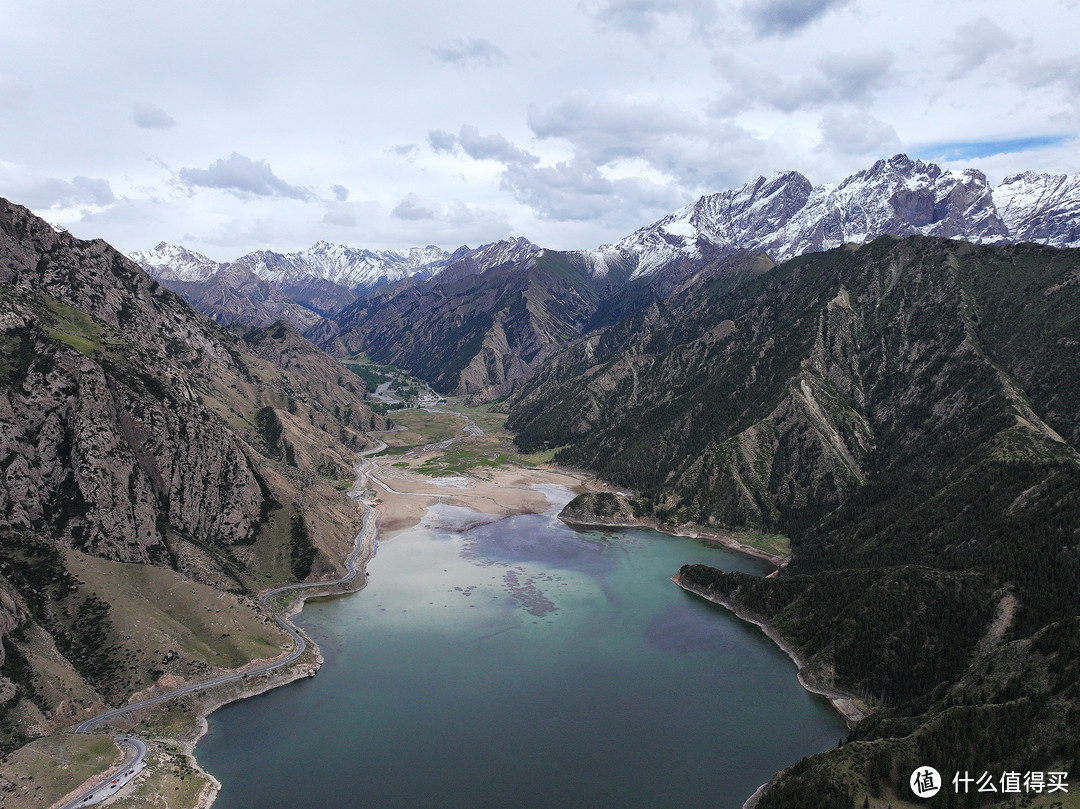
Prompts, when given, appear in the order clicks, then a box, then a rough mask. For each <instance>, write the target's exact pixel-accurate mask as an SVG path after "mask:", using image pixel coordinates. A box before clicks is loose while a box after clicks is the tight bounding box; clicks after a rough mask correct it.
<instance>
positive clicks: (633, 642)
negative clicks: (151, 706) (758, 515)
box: [196, 497, 846, 809]
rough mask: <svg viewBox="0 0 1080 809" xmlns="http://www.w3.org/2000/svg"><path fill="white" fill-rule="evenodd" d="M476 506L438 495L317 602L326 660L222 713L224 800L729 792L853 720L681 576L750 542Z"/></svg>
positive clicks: (511, 802)
mask: <svg viewBox="0 0 1080 809" xmlns="http://www.w3.org/2000/svg"><path fill="white" fill-rule="evenodd" d="M562 499H564V500H565V499H568V497H564V498H562ZM475 517H476V515H475V514H473V512H466V511H464V510H460V509H450V508H447V507H439V508H436V509H434V510H432V511H431V512H429V515H428V518H427V520H426V521H425V526H426V527H424V528H418V529H415V530H413V531H409V532H406V533H402V534H399V535H398V536H396V537H394V538H393V539H391V540H389V541H384V542H381V543H380V545H379V550H378V554H377V556H376V558H375V559H374V561H373V562H372V564H371V565H370V566H369V570H370V571H371V578H370V580H369V581H370V583H369V584H368V587H367V588H366V589H365V590H364V591H362V592H361V593H359V594H356V595H352V596H348V597H345V598H340V599H336V600H333V601H326V602H321V603H311V604H308V606H307V607H306V608H305V609H304V612H303V614H302V618H301V621H300V623H302V625H303V626H304V627H305V629H306V630H307V631H308V633H309V634H310V635H311V636H312V637H313V638H314V639H315V640H316V641H317V642H318V643H319V645H320V646H321V647H322V649H323V652H324V654H325V656H326V664H325V665H324V667H323V669H322V671H321V672H320V673H319V675H318V676H317V677H315V678H313V679H311V680H305V681H303V682H300V683H295V684H292V685H289V686H286V687H284V688H280V689H277V690H275V691H272V692H270V693H268V694H264V695H262V696H259V697H255V698H252V699H248V700H243V701H241V702H238V703H234V704H232V705H229V706H226V707H225V708H223V709H221V710H219V711H217V712H216V713H214V714H213V715H212V716H211V717H210V732H209V734H208V735H207V736H206V737H205V739H204V740H203V741H202V742H201V743H200V744H199V747H198V749H197V751H196V754H197V756H198V759H199V761H200V763H201V764H202V765H203V766H204V767H205V768H206V769H207V770H209V771H210V772H212V773H213V774H214V775H215V776H217V777H218V779H220V780H221V781H222V783H223V788H222V791H221V794H220V797H219V798H218V802H217V803H216V804H215V809H249V808H250V807H281V808H282V809H285V808H286V807H287V808H288V809H315V807H329V806H332V807H380V809H389V808H390V807H409V808H410V809H414V808H417V807H440V809H459V808H460V809H465V808H466V807H468V808H469V809H486V808H488V807H490V809H508V808H510V807H530V808H531V807H538V808H539V807H544V808H548V807H550V809H571V808H573V807H582V809H584V808H585V807H588V808H589V809H597V808H598V807H620V808H621V807H642V808H643V809H644V808H645V807H648V808H649V809H661V808H662V807H680V809H686V808H687V807H691V806H704V805H707V806H710V807H718V808H719V809H723V808H724V807H733V808H734V807H739V806H741V804H742V802H743V801H744V800H745V799H746V797H747V796H748V795H749V794H750V793H752V792H753V791H754V790H755V789H756V788H757V787H758V786H759V785H760V784H761V783H763V782H764V781H766V780H768V778H769V777H770V776H771V775H772V774H773V772H775V771H776V770H777V769H779V768H781V767H783V766H786V765H788V764H791V763H792V762H794V761H796V760H797V759H799V758H801V757H802V756H805V755H808V754H810V753H813V752H816V751H819V750H823V749H825V748H828V747H831V746H832V745H834V744H836V742H837V740H838V739H839V738H841V737H842V736H844V735H845V733H846V730H845V728H844V725H843V722H842V721H841V720H840V718H839V717H838V716H837V715H836V714H835V713H834V712H833V711H832V709H831V708H829V706H828V704H827V703H826V702H825V701H824V700H822V699H821V698H819V697H815V696H812V695H810V694H807V693H806V692H805V691H804V690H803V689H802V688H801V687H800V686H799V684H798V682H797V681H796V679H795V667H794V665H793V664H792V663H791V661H790V660H788V658H787V657H786V656H785V655H784V654H783V653H782V652H781V651H780V650H779V649H777V648H776V647H775V646H774V645H773V644H772V643H770V642H769V641H768V640H767V639H766V638H765V637H764V636H763V635H762V634H761V633H760V632H759V631H758V629H757V628H756V627H753V626H750V625H748V624H745V623H743V622H741V621H739V620H738V619H736V618H734V617H733V616H731V615H730V614H728V613H727V612H726V611H725V610H723V609H721V608H719V607H715V606H714V605H712V604H709V603H707V602H704V601H702V600H700V599H698V598H696V597H694V596H691V595H689V594H687V593H685V592H684V591H682V590H681V589H679V588H678V587H676V586H675V585H674V584H672V583H671V582H670V581H669V578H670V576H671V575H672V574H673V573H675V572H676V571H677V570H678V568H679V566H680V565H681V564H684V563H687V562H704V563H707V564H711V565H714V566H716V567H721V568H724V569H727V570H746V571H751V572H762V567H761V566H760V565H759V564H758V563H757V562H756V561H755V560H751V559H747V558H744V557H741V556H737V555H734V554H730V553H728V552H726V551H723V550H721V549H717V548H712V547H707V546H706V545H705V544H703V543H701V542H698V541H696V540H691V539H681V538H674V537H668V536H664V535H661V534H657V533H654V532H651V531H639V530H630V531H623V532H616V533H607V534H605V533H599V532H584V531H575V530H572V529H570V528H568V527H566V526H565V525H563V524H562V523H560V522H559V521H558V520H556V519H554V518H553V517H552V516H551V515H529V516H518V517H511V518H508V519H505V520H501V521H498V522H494V523H490V524H486V525H482V526H479V527H473V528H472V529H470V530H466V531H464V532H462V531H460V527H461V526H462V524H463V522H467V521H468V520H469V519H470V518H475Z"/></svg>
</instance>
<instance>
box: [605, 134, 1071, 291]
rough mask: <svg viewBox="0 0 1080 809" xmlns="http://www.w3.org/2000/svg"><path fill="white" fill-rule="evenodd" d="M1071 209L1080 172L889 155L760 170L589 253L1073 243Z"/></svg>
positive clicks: (631, 255)
mask: <svg viewBox="0 0 1080 809" xmlns="http://www.w3.org/2000/svg"><path fill="white" fill-rule="evenodd" d="M1077 212H1080V177H1067V176H1063V175H1062V176H1053V175H1047V174H1035V173H1032V172H1028V173H1025V174H1019V175H1014V176H1012V177H1009V178H1007V179H1006V180H1005V181H1004V182H1002V183H1001V184H1000V185H998V186H997V187H996V188H992V187H991V186H990V184H989V182H988V181H987V178H986V176H985V175H984V174H983V173H982V172H979V171H976V170H974V169H964V170H960V171H957V170H943V169H941V168H940V167H938V166H937V165H935V164H933V163H924V162H922V161H920V160H911V159H909V158H908V157H907V156H906V155H896V156H895V157H893V158H891V159H889V160H879V161H878V162H877V163H875V164H874V165H873V166H872V167H870V168H869V169H867V170H865V171H860V172H858V173H856V174H854V175H852V176H851V177H848V178H847V179H845V180H844V181H843V182H841V183H839V184H838V185H835V186H832V185H822V186H814V185H812V184H811V182H810V181H809V180H808V179H807V178H806V177H804V176H803V175H802V174H800V173H798V172H795V171H789V172H784V173H780V174H776V175H773V176H772V177H770V178H765V177H759V178H757V179H756V180H754V181H752V182H749V183H747V184H746V185H743V186H742V187H740V188H737V189H734V190H730V191H723V192H721V193H718V194H712V195H709V196H704V197H701V198H700V199H698V200H697V201H696V202H694V203H691V204H690V205H687V206H686V207H684V208H682V209H681V210H679V211H676V212H674V213H672V214H670V215H668V216H666V217H663V218H662V219H659V220H658V221H656V222H654V223H652V224H651V225H647V226H646V227H644V228H641V229H640V230H638V231H636V232H635V233H633V234H631V235H630V236H627V237H626V238H625V239H623V240H621V241H619V242H617V243H615V244H613V245H607V246H604V247H601V248H598V249H597V250H595V251H592V256H593V261H594V262H595V263H596V265H597V267H598V268H599V269H600V271H602V270H603V267H605V266H606V265H607V264H608V263H609V262H621V263H625V262H626V261H628V260H630V261H636V268H635V270H634V272H633V276H635V277H636V276H641V275H648V274H651V273H655V272H659V271H662V270H663V268H664V267H666V266H668V265H669V264H671V263H673V262H675V261H679V260H685V258H686V257H688V256H689V257H697V258H702V257H707V256H709V255H715V254H716V253H718V252H719V253H724V252H731V251H734V250H737V249H742V250H758V251H761V252H764V253H766V254H768V255H769V257H770V258H772V259H773V260H775V261H786V260H787V259H789V258H793V257H794V256H797V255H802V254H804V253H809V252H817V251H821V250H828V249H831V248H833V247H839V246H840V245H841V244H845V243H856V244H861V243H864V242H867V241H870V240H872V239H874V238H876V237H877V236H881V235H883V234H892V235H895V236H911V235H922V236H941V237H945V238H950V239H961V240H963V241H969V242H973V243H976V244H996V243H1001V242H1024V241H1032V242H1038V243H1041V244H1048V245H1051V246H1053V247H1076V246H1080V228H1078V226H1077V224H1076V221H1077V220H1076V214H1077Z"/></svg>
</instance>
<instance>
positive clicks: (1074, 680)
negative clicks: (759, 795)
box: [507, 237, 1080, 807]
mask: <svg viewBox="0 0 1080 809" xmlns="http://www.w3.org/2000/svg"><path fill="white" fill-rule="evenodd" d="M1078 311H1080V251H1075V250H1055V249H1052V248H1047V247H1040V246H1035V245H1030V244H1024V245H1003V246H982V247H979V246H974V245H971V244H965V243H960V242H955V241H946V240H942V239H934V238H927V237H910V238H906V239H896V238H893V237H882V238H879V239H877V240H875V241H874V242H872V243H870V244H868V245H865V246H861V247H858V246H849V247H845V248H839V249H836V250H832V251H829V252H825V253H817V254H811V255H805V256H802V257H800V258H797V259H793V260H791V261H788V262H786V263H784V264H781V265H780V266H778V267H775V268H773V269H771V270H768V271H766V272H764V273H760V274H757V275H755V276H753V277H749V278H747V279H746V280H744V282H743V283H741V284H739V285H737V286H732V285H731V284H727V285H724V284H721V283H718V281H717V280H716V279H712V278H708V277H703V278H701V279H698V280H692V281H691V282H690V283H689V285H688V286H686V287H685V288H683V289H682V290H679V291H677V292H675V293H674V294H673V295H671V296H669V297H668V298H666V299H665V300H662V301H658V302H655V303H653V304H651V305H650V306H648V307H646V308H644V309H642V310H640V311H638V312H637V313H635V314H633V315H631V316H630V317H629V318H627V319H625V320H624V321H621V322H619V323H616V324H613V325H610V326H608V327H605V328H603V329H601V330H599V331H597V332H596V333H595V334H592V335H588V336H586V337H583V338H580V339H579V340H578V341H576V342H575V343H574V344H572V345H571V346H569V347H568V348H567V349H565V350H564V351H563V352H561V353H559V354H558V355H556V356H554V357H553V358H552V359H551V360H549V361H548V362H547V363H546V364H545V366H544V367H543V368H542V369H540V370H539V371H538V372H537V373H536V374H535V375H534V376H533V378H532V379H530V380H529V381H527V382H525V383H524V384H523V386H522V387H521V389H520V390H519V392H518V393H516V394H514V396H512V397H511V399H510V400H509V401H508V402H507V406H509V408H510V412H511V418H510V420H509V421H508V426H509V427H510V428H511V429H515V430H518V431H520V432H519V435H518V438H517V441H518V443H519V445H520V446H521V447H522V449H524V450H525V451H535V450H538V449H543V448H545V447H562V449H561V450H560V451H559V452H558V454H556V456H555V458H556V461H560V462H564V463H568V464H573V465H579V466H585V467H588V468H590V469H594V470H596V471H597V472H598V474H599V475H600V476H601V477H603V478H605V479H607V480H610V481H612V482H615V483H618V484H620V485H624V486H628V487H633V488H635V489H637V490H638V491H639V492H640V493H641V496H640V497H639V498H638V499H637V500H636V501H635V502H636V508H637V510H638V512H639V513H640V514H642V515H649V516H655V517H658V518H659V519H661V520H666V521H667V522H670V523H674V524H679V523H684V522H694V523H698V524H702V525H706V526H707V525H717V526H729V527H737V526H750V527H754V528H760V529H765V530H768V531H782V532H785V533H787V534H789V535H790V537H791V540H792V545H793V549H794V557H793V559H792V561H791V562H790V564H789V565H788V566H787V567H786V568H784V569H783V570H782V571H781V573H780V575H779V576H777V577H775V578H770V579H756V578H753V577H749V576H744V575H741V574H723V573H719V572H717V571H713V570H710V569H708V568H692V569H685V570H684V571H683V572H682V573H681V579H682V581H683V583H684V585H686V586H688V587H690V588H691V589H695V590H696V591H698V592H702V593H704V594H706V595H709V596H710V597H714V598H716V599H718V600H721V601H724V602H725V603H730V604H733V605H735V606H737V607H739V608H740V609H743V610H744V611H745V612H747V613H749V614H751V615H755V616H757V617H759V618H762V619H765V620H769V621H770V622H771V623H772V624H773V626H774V627H775V628H776V629H778V630H779V631H780V632H781V634H782V635H783V636H784V637H785V638H786V639H787V640H788V641H789V642H790V643H791V644H792V645H793V646H794V647H795V648H797V649H798V650H799V651H800V653H801V654H802V655H803V656H804V657H805V658H806V659H808V660H809V661H810V663H809V667H808V669H807V671H805V672H804V673H805V675H806V676H807V677H808V678H810V679H816V680H819V681H821V682H824V683H825V684H827V685H829V686H832V687H840V688H842V689H846V690H847V691H849V692H851V693H854V694H856V695H858V696H859V697H860V698H862V699H863V700H865V701H866V702H867V703H869V704H870V705H872V706H874V707H875V708H876V709H877V711H876V713H875V716H874V717H872V718H871V719H870V720H866V721H865V722H864V723H862V724H860V725H858V726H857V727H856V728H855V730H854V731H853V734H852V740H851V742H850V743H849V744H847V745H845V746H843V747H842V748H840V749H839V750H838V751H835V752H832V753H828V754H823V756H821V757H818V758H817V759H811V760H810V762H808V763H804V764H802V765H800V767H799V768H796V769H795V770H793V771H792V772H790V773H787V774H786V775H785V776H783V777H782V778H781V779H780V780H779V781H778V783H777V784H776V785H775V787H774V789H772V790H770V791H769V792H767V793H766V796H765V798H763V799H762V802H761V804H759V805H760V806H762V807H766V806H773V807H780V806H833V805H835V806H841V805H843V806H851V805H852V802H853V801H855V800H860V801H861V800H862V797H863V792H862V791H860V790H863V791H865V792H867V793H869V794H873V795H874V796H882V795H884V796H885V797H890V798H900V797H902V796H903V795H905V794H906V793H905V792H904V791H903V790H904V789H905V788H906V779H907V777H908V776H909V775H910V771H911V768H912V767H913V766H914V762H916V761H919V762H921V761H924V760H926V759H927V755H928V751H929V750H933V755H932V760H933V761H935V762H941V763H942V764H943V768H941V769H942V771H944V768H950V767H952V766H953V765H954V764H955V765H956V767H955V768H956V769H960V770H962V769H964V767H965V764H964V762H966V761H969V757H970V756H969V754H970V753H971V751H978V753H979V754H980V755H982V756H983V757H984V759H985V760H986V762H987V763H986V764H985V765H980V766H983V767H986V768H989V769H991V770H993V769H995V768H996V769H998V770H1001V771H1005V770H1010V769H1015V768H1018V767H1021V766H1023V765H1022V762H1025V761H1027V762H1030V761H1033V760H1038V761H1040V762H1047V764H1046V766H1050V764H1054V765H1055V769H1056V768H1060V769H1062V770H1068V769H1070V767H1073V768H1074V769H1075V762H1076V759H1077V758H1078V757H1080V747H1078V746H1077V743H1076V739H1075V734H1073V733H1072V732H1071V731H1070V730H1069V729H1068V727H1069V722H1068V721H1065V720H1063V719H1061V717H1062V716H1065V715H1068V716H1076V715H1077V712H1078V711H1080V670H1078V663H1077V661H1078V660H1080V658H1078V657H1077V655H1076V650H1077V645H1076V626H1077V624H1078V620H1077V616H1080V596H1078V595H1077V591H1076V588H1075V582H1076V581H1080V556H1078V555H1077V553H1076V549H1077V547H1080V533H1078V528H1077V526H1080V453H1078V449H1080V432H1078V430H1077V425H1076V422H1075V418H1074V417H1073V415H1072V414H1075V413H1076V412H1077V408H1080V385H1078V384H1077V379H1076V374H1075V368H1076V364H1075V357H1076V347H1077V346H1078V345H1080V330H1078V328H1080V327H1078V325H1077V324H1078V322H1080V321H1078V319H1077V316H1076V313H1077V312H1078ZM1034 649H1038V650H1039V651H1038V653H1037V654H1035V653H1034V652H1033V653H1032V654H1031V656H1027V654H1028V651H1029V650H1034ZM958 712H959V713H958ZM965 712H966V713H965ZM960 713H963V714H964V716H965V717H967V718H966V719H965V720H963V721H955V719H954V718H953V717H957V716H959V715H960ZM982 760H983V759H980V761H982ZM905 762H907V763H911V766H908V767H907V769H905V766H906V764H905ZM1026 766H1027V767H1028V769H1030V768H1031V766H1033V765H1030V764H1028V765H1026ZM1040 766H1042V765H1040ZM949 771H950V772H951V771H952V770H951V769H950V770H949ZM811 796H812V797H811ZM825 796H834V797H835V798H836V800H835V801H833V800H832V799H831V798H827V797H825Z"/></svg>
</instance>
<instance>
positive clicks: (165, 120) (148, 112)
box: [131, 102, 176, 129]
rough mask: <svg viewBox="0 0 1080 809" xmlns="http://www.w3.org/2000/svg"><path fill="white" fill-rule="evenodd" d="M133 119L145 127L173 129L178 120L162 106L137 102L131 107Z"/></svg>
mask: <svg viewBox="0 0 1080 809" xmlns="http://www.w3.org/2000/svg"><path fill="white" fill-rule="evenodd" d="M131 121H132V123H134V124H135V126H138V127H141V128H143V129H171V128H172V127H174V126H176V121H175V120H174V119H173V117H172V116H171V115H169V114H168V113H167V112H165V110H163V109H162V108H161V107H155V106H154V105H153V104H143V103H141V102H136V103H135V104H133V105H132V107H131Z"/></svg>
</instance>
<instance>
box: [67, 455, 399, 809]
mask: <svg viewBox="0 0 1080 809" xmlns="http://www.w3.org/2000/svg"><path fill="white" fill-rule="evenodd" d="M378 443H379V446H376V447H374V448H373V449H369V450H365V451H364V452H362V453H360V454H361V456H365V455H371V454H374V453H377V452H381V451H382V450H384V449H385V448H386V444H385V443H383V442H382V441H379V442H378ZM369 464H371V462H370V461H368V460H367V459H366V458H365V459H364V460H361V462H360V463H359V464H357V466H356V470H355V471H356V482H355V483H354V484H353V487H352V489H350V490H349V497H350V498H352V499H353V500H354V501H355V502H356V503H357V504H359V505H360V507H361V508H362V509H363V510H364V516H363V522H362V523H361V528H360V532H359V533H358V534H357V535H356V539H355V540H354V541H353V550H352V553H350V554H349V557H348V558H347V559H346V560H345V569H346V574H345V575H344V576H342V577H340V578H337V579H333V580H330V581H318V582H302V583H299V584H286V585H283V586H281V587H275V588H274V589H272V590H267V591H266V592H264V593H263V594H262V595H260V596H259V601H261V602H262V603H263V604H268V602H269V600H270V599H271V598H273V597H274V596H276V595H278V594H280V593H284V592H288V591H290V590H303V589H310V588H318V589H324V588H327V587H334V586H336V585H339V584H347V583H348V582H350V581H352V580H353V579H354V578H356V576H357V574H358V573H359V569H358V568H357V560H359V559H360V558H361V557H362V556H363V557H364V558H365V559H370V558H371V556H372V554H373V552H374V549H375V536H376V534H377V533H378V520H377V515H376V513H375V509H373V508H372V507H371V506H370V505H368V504H367V503H366V502H364V500H363V494H364V490H365V488H366V483H365V480H366V479H368V478H369V471H370V469H369ZM370 479H372V480H375V478H374V477H373V476H371V477H370ZM274 620H275V621H277V623H278V626H280V627H281V628H282V629H283V630H285V632H287V633H288V634H289V637H291V638H292V640H293V649H292V651H291V652H289V654H288V655H286V656H285V657H283V658H281V659H279V660H274V661H272V662H270V663H267V664H265V665H262V666H259V667H257V668H253V669H248V670H247V671H243V672H233V673H230V674H222V675H219V676H217V677H211V678H209V679H206V680H199V681H197V682H194V683H189V684H188V685H184V686H181V687H180V688H176V689H173V690H172V691H168V692H166V693H164V694H158V695H157V696H155V697H150V698H149V699H144V700H140V701H139V702H133V703H131V704H129V705H124V706H123V707H120V708H114V709H112V710H109V711H105V712H103V713H100V714H98V715H97V716H93V717H91V718H89V719H87V720H86V721H84V722H82V723H80V724H79V725H77V726H76V727H75V729H74V732H75V733H94V732H95V728H97V727H99V726H100V725H103V724H105V723H106V722H109V721H110V720H112V719H115V718H117V717H118V716H123V715H124V714H126V713H130V712H132V711H137V710H139V709H140V708H146V707H148V706H151V705H157V704H158V703H160V702H165V701H166V700H170V699H175V698H176V697H181V696H183V695H185V694H190V693H193V692H195V691H203V690H206V689H208V688H214V687H216V686H219V685H224V684H226V683H233V682H237V681H239V680H244V679H247V678H250V677H254V676H256V675H259V674H265V673H266V672H270V671H274V670H276V669H281V668H284V667H286V666H289V665H291V664H292V663H293V662H295V661H296V660H297V659H298V658H299V657H300V656H301V655H302V654H303V653H304V652H305V651H306V650H307V641H306V640H305V639H304V636H303V635H301V634H300V632H299V631H298V630H297V628H296V626H295V625H293V623H292V622H291V621H289V619H288V618H286V617H284V616H282V615H278V614H276V613H275V614H274ZM113 738H114V739H116V741H117V742H119V743H120V744H122V745H124V746H126V747H127V748H128V749H129V750H131V751H132V755H131V756H130V757H125V759H124V763H123V764H122V765H121V766H120V767H118V768H117V769H116V770H115V771H114V772H112V773H110V774H109V775H107V776H106V777H105V779H104V780H103V781H102V782H101V783H99V784H98V785H96V786H94V787H92V788H91V789H88V790H86V791H85V792H83V793H81V794H79V795H78V796H77V797H75V798H73V799H72V800H70V801H68V802H67V803H64V804H61V805H60V807H59V809H76V807H82V806H93V805H94V804H96V803H100V802H101V801H103V800H105V799H106V798H108V797H110V796H112V795H115V794H116V793H117V792H118V791H119V790H120V788H121V787H123V786H124V785H126V784H127V783H129V782H130V781H131V780H133V779H134V778H135V776H136V775H138V774H139V773H140V772H142V770H143V769H145V767H146V763H145V758H146V753H147V749H148V746H147V743H146V742H145V741H143V740H142V739H138V738H136V737H134V736H127V735H124V736H114V737H113Z"/></svg>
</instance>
